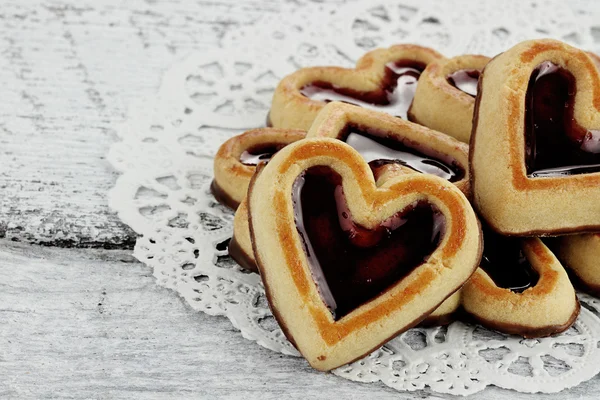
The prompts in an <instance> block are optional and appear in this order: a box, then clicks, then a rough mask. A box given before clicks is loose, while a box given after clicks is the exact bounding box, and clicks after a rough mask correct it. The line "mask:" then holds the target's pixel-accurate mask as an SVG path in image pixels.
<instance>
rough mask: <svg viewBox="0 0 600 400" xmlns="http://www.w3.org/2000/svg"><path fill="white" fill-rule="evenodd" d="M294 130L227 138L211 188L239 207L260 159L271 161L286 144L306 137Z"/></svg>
mask: <svg viewBox="0 0 600 400" xmlns="http://www.w3.org/2000/svg"><path fill="white" fill-rule="evenodd" d="M305 135H306V133H305V132H303V131H298V130H293V129H275V128H260V129H253V130H250V131H247V132H244V133H242V134H241V135H237V136H234V137H232V138H231V139H229V140H227V141H226V142H225V143H223V144H222V145H221V147H219V151H217V154H216V155H215V160H214V174H215V179H214V180H213V182H212V185H211V191H212V193H213V195H214V196H215V198H216V199H217V201H218V202H219V203H221V204H223V205H225V206H227V207H229V208H232V209H234V210H235V209H236V208H237V207H238V205H239V204H240V202H241V201H242V200H243V199H244V198H245V197H246V192H247V191H248V184H249V183H250V178H252V175H254V170H255V168H256V165H257V164H258V163H259V162H260V161H267V160H269V159H270V158H271V157H272V156H273V154H275V153H276V152H277V151H278V150H280V149H281V148H283V147H284V146H285V145H287V144H289V143H292V142H295V141H296V140H300V139H304V136H305Z"/></svg>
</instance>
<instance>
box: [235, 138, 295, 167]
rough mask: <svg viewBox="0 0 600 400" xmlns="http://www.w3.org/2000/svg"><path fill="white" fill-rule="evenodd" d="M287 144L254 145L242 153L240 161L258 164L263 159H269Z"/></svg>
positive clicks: (247, 163) (245, 163)
mask: <svg viewBox="0 0 600 400" xmlns="http://www.w3.org/2000/svg"><path fill="white" fill-rule="evenodd" d="M284 147H285V144H278V143H267V144H260V145H256V146H252V147H250V148H248V149H247V150H245V151H244V152H243V153H242V154H241V155H240V162H241V163H242V164H244V165H258V163H259V162H261V161H267V162H268V161H269V160H270V159H271V157H273V155H274V154H275V153H277V152H278V151H279V150H281V149H283V148H284Z"/></svg>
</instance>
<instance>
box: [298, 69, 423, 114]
mask: <svg viewBox="0 0 600 400" xmlns="http://www.w3.org/2000/svg"><path fill="white" fill-rule="evenodd" d="M424 69H425V64H424V63H420V62H417V61H412V60H400V61H396V62H389V63H387V64H386V65H385V76H384V78H383V80H382V82H381V85H380V87H379V89H376V90H373V91H370V92H363V91H358V90H355V89H350V88H346V87H339V86H335V85H333V84H331V83H329V82H322V81H317V82H312V83H310V84H308V85H306V86H304V87H302V88H301V89H300V93H302V94H303V95H304V96H306V97H308V98H310V99H312V100H317V101H324V102H327V103H328V102H330V101H342V102H345V103H350V104H354V105H357V106H361V107H364V108H368V109H371V110H375V111H381V112H385V113H387V114H391V115H393V116H395V117H400V118H402V119H408V118H407V115H406V114H407V111H408V108H409V107H410V104H411V103H412V100H413V97H414V95H415V90H416V89H417V81H418V80H419V76H420V75H421V72H423V70H424Z"/></svg>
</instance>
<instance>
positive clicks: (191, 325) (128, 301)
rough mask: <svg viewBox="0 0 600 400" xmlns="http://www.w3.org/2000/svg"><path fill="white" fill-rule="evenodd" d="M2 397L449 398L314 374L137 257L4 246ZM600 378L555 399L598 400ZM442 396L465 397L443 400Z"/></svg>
mask: <svg viewBox="0 0 600 400" xmlns="http://www.w3.org/2000/svg"><path fill="white" fill-rule="evenodd" d="M0 248H1V249H2V250H0V282H1V284H0V285H1V286H0V397H1V398H15V399H17V398H18V399H23V398H49V397H61V398H102V399H106V398H129V399H175V398H182V397H184V398H202V399H210V398H219V399H221V398H232V399H233V398H242V397H243V398H244V399H248V400H249V399H280V398H304V399H311V398H338V399H349V398H356V399H358V398H367V399H370V398H377V399H381V400H383V399H416V398H439V397H437V396H431V395H429V394H428V393H426V392H418V393H400V392H396V391H394V390H392V389H389V388H387V387H385V386H382V385H380V384H359V383H356V382H349V381H346V380H344V379H342V378H339V377H336V376H334V375H332V374H325V373H319V372H316V371H313V370H312V369H310V368H309V367H308V365H307V364H306V362H305V361H304V360H302V359H300V358H294V357H288V356H283V355H281V354H277V353H274V352H272V351H269V350H266V349H264V348H262V347H260V346H258V345H257V344H255V343H253V342H250V341H247V340H245V339H243V338H242V337H241V334H240V333H239V332H237V331H235V330H234V329H233V328H232V326H231V323H230V322H229V321H228V320H226V319H224V318H215V317H209V316H207V315H205V314H203V313H198V312H195V311H193V310H191V309H190V308H189V307H188V306H187V305H185V303H184V302H183V301H182V300H180V299H179V298H178V297H177V296H176V295H175V293H174V292H171V291H169V290H167V289H163V288H160V287H158V286H157V285H156V284H155V283H154V282H155V281H154V277H153V276H152V274H151V271H150V269H149V268H148V267H145V266H144V265H142V264H140V263H137V262H135V261H133V260H132V258H131V256H130V255H129V252H128V251H121V250H112V251H107V250H90V249H88V250H76V249H57V248H43V247H38V246H28V245H24V244H16V243H11V242H7V241H0ZM599 388H600V378H598V377H597V378H595V379H594V380H592V381H590V382H587V383H584V384H582V385H580V386H579V387H577V388H575V389H572V390H569V391H567V392H563V393H559V394H555V395H535V396H534V395H524V394H521V393H516V392H511V391H506V390H500V389H495V388H492V389H488V390H486V391H485V392H483V393H480V394H477V395H475V396H472V397H473V398H476V399H488V400H489V399H491V400H495V399H507V400H508V399H511V400H512V399H532V400H541V399H553V400H559V399H565V398H569V397H570V398H577V399H598V398H599V397H600V389H599ZM443 398H448V399H451V398H456V397H450V396H444V397H443Z"/></svg>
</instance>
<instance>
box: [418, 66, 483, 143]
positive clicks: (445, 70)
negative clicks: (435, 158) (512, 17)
mask: <svg viewBox="0 0 600 400" xmlns="http://www.w3.org/2000/svg"><path fill="white" fill-rule="evenodd" d="M489 60H490V59H489V58H488V57H485V56H479V55H464V56H458V57H454V58H448V59H445V58H443V59H439V60H436V61H433V62H432V63H430V64H429V65H428V66H427V68H425V70H424V71H423V73H422V74H421V77H420V78H419V84H418V85H417V90H416V92H415V98H414V99H413V102H412V105H411V106H410V109H409V110H408V119H409V120H411V121H414V122H416V123H418V124H421V125H424V126H426V127H428V128H431V129H435V130H436V131H440V132H444V133H446V134H448V135H450V136H452V137H454V138H456V139H458V140H460V141H461V142H466V143H468V142H469V138H470V137H471V121H472V119H473V108H474V107H475V97H476V96H477V81H478V79H479V75H480V74H481V71H482V70H483V67H485V65H486V64H487V63H488V61H489Z"/></svg>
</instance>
